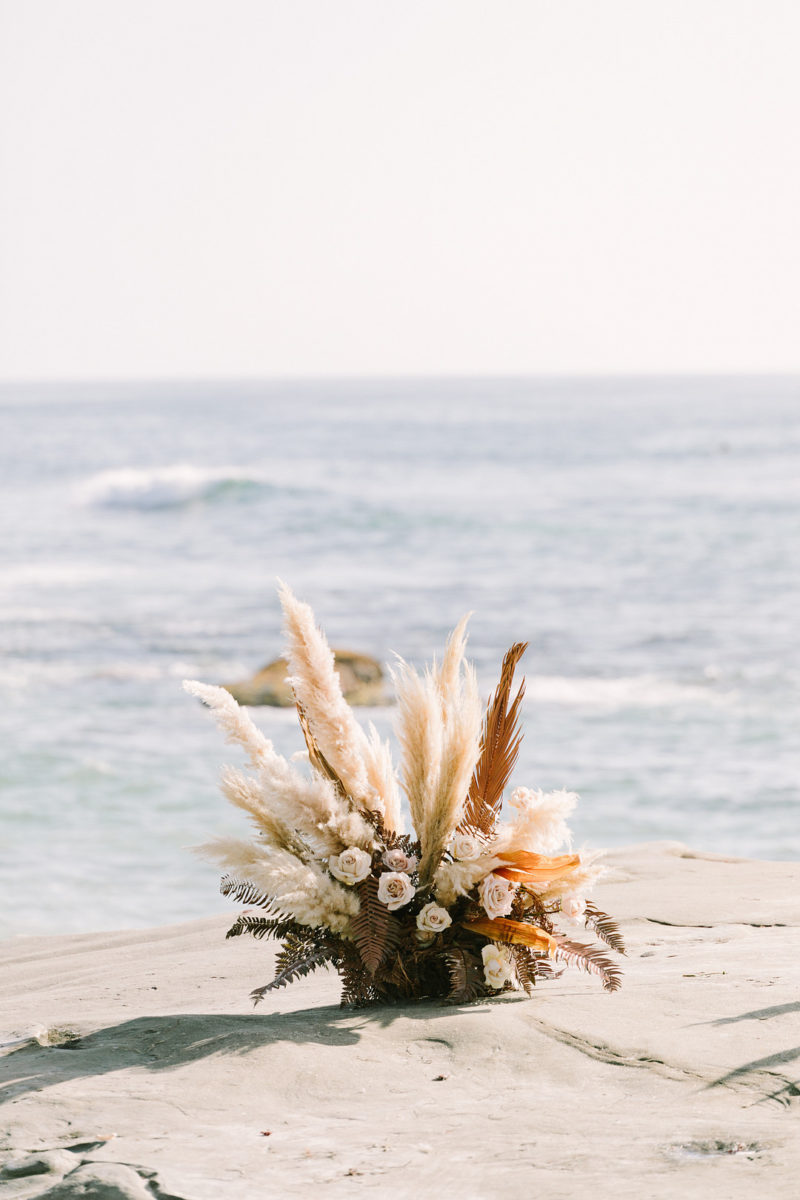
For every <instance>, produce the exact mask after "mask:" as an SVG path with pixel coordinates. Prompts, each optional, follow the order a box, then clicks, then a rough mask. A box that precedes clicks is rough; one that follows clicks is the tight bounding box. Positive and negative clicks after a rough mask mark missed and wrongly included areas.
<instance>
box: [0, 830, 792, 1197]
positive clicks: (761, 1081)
mask: <svg viewBox="0 0 800 1200" xmlns="http://www.w3.org/2000/svg"><path fill="white" fill-rule="evenodd" d="M608 864H609V866H610V867H611V869H612V870H611V874H610V876H609V878H608V881H607V882H605V883H604V884H602V885H601V886H600V887H599V888H598V890H597V893H596V897H595V898H596V901H597V903H598V904H599V905H600V907H602V908H605V909H607V910H608V911H609V912H612V913H614V915H615V916H617V917H618V918H619V919H620V923H621V926H622V929H623V932H624V934H625V938H626V942H627V946H628V956H627V958H626V959H624V960H622V961H623V964H624V969H625V979H624V983H623V988H622V990H621V991H620V992H618V993H616V994H613V995H607V994H605V993H604V992H603V991H602V990H601V989H600V987H599V985H598V981H597V980H596V979H594V978H590V977H588V976H585V975H582V974H579V973H577V972H575V971H570V972H568V973H567V974H565V975H563V976H561V977H560V978H559V979H556V980H553V981H549V982H543V983H541V984H540V985H538V986H537V989H536V992H535V995H534V996H533V997H532V998H531V999H527V998H525V997H524V996H522V995H521V994H512V995H508V996H505V997H502V998H500V999H498V1000H494V1001H492V1002H486V1001H482V1002H478V1003H476V1004H474V1005H468V1006H464V1007H462V1008H448V1007H446V1006H442V1005H439V1004H436V1003H424V1004H416V1005H406V1006H398V1007H386V1008H377V1009H371V1010H342V1009H340V1008H339V1006H338V994H339V993H338V980H337V979H336V977H335V975H333V974H329V973H327V972H321V973H319V974H316V975H312V976H310V977H309V978H307V979H305V980H303V981H301V982H300V983H298V984H295V985H293V986H291V987H290V988H288V989H287V990H284V991H280V992H278V993H273V994H271V995H270V996H268V997H267V998H266V1000H265V1001H264V1002H263V1003H262V1004H261V1005H260V1006H259V1007H258V1008H257V1009H255V1010H253V1008H252V1005H251V1003H250V1001H249V999H248V994H249V992H250V990H251V989H252V988H253V987H256V986H259V985H261V984H263V983H265V982H267V981H268V979H269V978H271V971H270V967H271V963H272V960H273V950H272V948H271V946H270V945H269V944H266V943H263V942H256V941H252V940H250V939H246V938H244V937H240V938H234V939H230V940H226V939H225V936H224V934H225V931H226V929H227V928H228V926H229V924H230V923H231V920H232V917H233V915H235V912H236V909H232V912H231V916H230V917H226V916H219V915H214V916H212V917H209V918H206V919H202V920H199V921H193V922H189V923H186V924H180V925H172V926H165V927H157V928H152V929H147V930H135V931H124V932H119V933H114V932H110V933H109V932H106V933H90V934H80V935H70V936H66V937H49V936H31V937H21V938H12V939H9V940H7V941H5V942H4V943H2V946H0V956H1V959H2V970H3V987H2V1015H1V1016H0V1028H2V1030H3V1033H2V1040H3V1042H4V1050H3V1054H2V1057H0V1074H1V1075H2V1079H3V1093H4V1096H5V1103H4V1106H3V1110H2V1111H3V1120H2V1156H1V1159H2V1171H3V1175H2V1183H3V1188H4V1193H3V1194H4V1196H8V1198H9V1200H27V1198H28V1197H34V1196H36V1197H39V1196H47V1197H48V1198H49V1200H58V1198H59V1197H63V1198H64V1200H68V1198H71V1197H77V1196H97V1197H103V1198H107V1200H114V1197H142V1198H143V1197H148V1196H149V1197H156V1198H160V1200H168V1198H170V1200H215V1198H216V1197H219V1196H226V1197H233V1198H234V1200H250V1198H252V1200H256V1198H261V1197H264V1196H271V1195H281V1196H284V1195H285V1196H307V1195H310V1194H312V1193H313V1192H314V1191H317V1190H318V1191H319V1192H320V1193H321V1194H323V1195H325V1196H332V1197H338V1196H342V1197H344V1196H352V1195H372V1194H374V1195H379V1194H382V1195H385V1194H387V1193H390V1194H391V1195H393V1196H400V1197H406V1196H408V1197H410V1196H426V1195H432V1194H434V1193H435V1194H436V1195H437V1196H440V1197H451V1196H452V1197H456V1196H458V1197H461V1198H468V1200H472V1198H475V1200H483V1198H494V1197H500V1196H509V1195H522V1194H526V1193H527V1192H529V1191H530V1192H531V1193H537V1194H540V1195H542V1196H546V1197H555V1198H560V1197H573V1196H575V1197H578V1196H581V1197H582V1196H585V1195H587V1194H589V1193H590V1192H591V1191H594V1192H595V1193H596V1194H597V1195H611V1194H614V1195H621V1196H641V1195H646V1196H648V1197H665V1198H666V1197H674V1196H679V1195H680V1196H682V1197H694V1196H697V1197H705V1196H709V1195H712V1194H713V1195H720V1196H725V1197H733V1198H736V1197H739V1196H741V1197H745V1196H748V1197H752V1196H758V1195H767V1194H768V1195H770V1196H771V1197H774V1198H777V1200H780V1198H782V1197H786V1198H787V1200H788V1198H789V1197H794V1196H795V1195H796V1189H797V1177H798V1170H800V1145H799V1144H798V1139H797V1123H796V1122H797V1113H798V1102H799V1101H800V1001H798V995H800V986H799V985H800V967H799V966H798V961H797V953H796V951H797V929H798V925H800V886H798V885H800V864H798V863H794V862H759V861H754V860H747V859H735V858H729V857H724V856H714V855H707V854H702V853H698V852H695V851H693V850H691V849H689V848H687V847H686V846H684V845H682V844H680V843H674V842H673V843H669V842H659V843H649V844H642V845H635V846H630V847H627V848H623V849H618V850H614V851H612V852H611V853H610V854H609V856H608ZM48 1031H49V1034H48ZM58 1031H60V1032H58ZM64 1039H67V1040H66V1041H64ZM48 1040H50V1041H54V1042H58V1041H61V1042H62V1044H61V1045H47V1044H44V1045H42V1044H41V1043H42V1042H45V1043H46V1042H47V1041H48ZM30 1156H33V1158H31V1157H30ZM26 1159H27V1162H26V1161H25V1160H26ZM48 1167H49V1168H50V1169H49V1170H47V1169H45V1168H48ZM33 1170H36V1171H38V1172H39V1173H36V1174H33V1173H29V1172H31V1171H33ZM92 1189H94V1190H92Z"/></svg>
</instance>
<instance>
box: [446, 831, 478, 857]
mask: <svg viewBox="0 0 800 1200" xmlns="http://www.w3.org/2000/svg"><path fill="white" fill-rule="evenodd" d="M481 854H483V846H482V845H481V843H480V842H479V841H478V839H477V838H476V837H475V835H474V833H457V834H456V836H455V837H454V838H453V858H457V859H458V860H459V862H472V861H473V860H474V859H476V858H480V856H481Z"/></svg>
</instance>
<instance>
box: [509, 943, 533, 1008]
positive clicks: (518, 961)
mask: <svg viewBox="0 0 800 1200" xmlns="http://www.w3.org/2000/svg"><path fill="white" fill-rule="evenodd" d="M509 950H510V952H511V960H512V962H513V964H514V972H515V974H516V976H517V980H518V981H519V985H520V987H522V988H523V989H524V990H525V992H526V993H527V994H528V995H529V996H531V995H532V994H533V989H534V987H535V986H536V977H537V975H538V971H537V969H536V959H535V957H534V955H533V953H532V951H531V950H530V949H529V948H528V947H527V946H514V945H511V946H509Z"/></svg>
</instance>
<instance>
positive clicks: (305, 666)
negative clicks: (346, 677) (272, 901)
mask: <svg viewBox="0 0 800 1200" xmlns="http://www.w3.org/2000/svg"><path fill="white" fill-rule="evenodd" d="M278 595H279V596H280V601H281V606H282V608H283V615H284V627H285V631H286V636H287V638H288V646H287V660H288V663H289V670H290V672H291V675H290V682H291V685H292V688H293V690H294V694H295V697H296V699H297V703H298V705H299V706H301V707H302V709H303V712H304V713H305V716H306V719H307V721H308V724H309V727H310V729H311V732H312V733H313V735H314V739H315V741H316V742H317V744H318V745H319V748H320V750H321V751H322V753H323V754H324V756H325V758H326V759H327V761H328V762H329V763H330V765H331V767H332V768H333V770H334V771H335V772H336V774H337V776H338V777H339V779H341V781H342V784H343V785H344V788H345V790H346V792H347V794H348V795H349V796H352V798H353V799H354V800H356V801H357V802H358V803H359V804H361V805H363V806H364V807H365V808H366V809H368V810H369V811H373V810H380V808H381V797H380V796H379V795H378V793H377V792H376V791H375V789H374V788H373V787H372V786H371V784H370V782H369V778H368V775H367V770H366V766H365V758H366V756H367V755H368V754H369V749H368V742H367V738H366V736H365V734H364V731H363V729H362V728H361V726H360V725H359V724H358V722H357V721H356V720H355V718H354V717H353V713H352V710H351V709H350V705H349V704H348V703H347V701H346V700H345V698H344V696H343V695H342V685H341V682H340V680H339V674H338V672H337V671H336V667H335V664H334V657H333V651H332V650H331V648H330V646H329V645H328V642H327V639H326V637H325V634H324V633H323V632H322V630H321V629H319V628H318V627H317V625H316V622H315V621H314V614H313V612H312V611H311V609H310V608H309V606H308V605H307V604H302V603H301V602H300V601H299V600H298V599H297V598H296V596H295V595H294V593H293V592H292V590H291V588H289V587H288V586H287V584H285V583H281V585H280V588H279V592H278Z"/></svg>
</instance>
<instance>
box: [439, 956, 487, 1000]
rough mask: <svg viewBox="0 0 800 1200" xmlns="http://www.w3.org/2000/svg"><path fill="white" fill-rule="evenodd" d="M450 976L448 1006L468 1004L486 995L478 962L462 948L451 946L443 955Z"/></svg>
mask: <svg viewBox="0 0 800 1200" xmlns="http://www.w3.org/2000/svg"><path fill="white" fill-rule="evenodd" d="M444 960H445V962H446V964H447V971H448V974H449V976H450V991H449V992H448V993H447V1003H448V1004H468V1003H469V1002H470V1001H471V1000H475V999H477V997H478V996H483V995H485V993H486V988H485V986H484V980H483V972H482V970H481V968H480V966H479V965H478V960H477V959H476V957H475V955H474V954H471V953H470V952H469V950H465V949H464V948H463V947H462V946H452V947H451V948H450V949H449V950H447V951H446V952H445V954H444Z"/></svg>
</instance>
